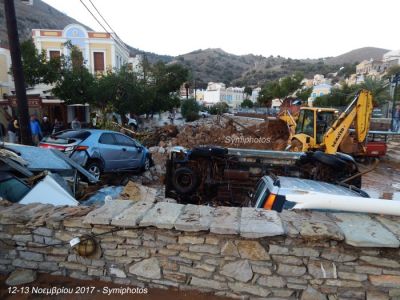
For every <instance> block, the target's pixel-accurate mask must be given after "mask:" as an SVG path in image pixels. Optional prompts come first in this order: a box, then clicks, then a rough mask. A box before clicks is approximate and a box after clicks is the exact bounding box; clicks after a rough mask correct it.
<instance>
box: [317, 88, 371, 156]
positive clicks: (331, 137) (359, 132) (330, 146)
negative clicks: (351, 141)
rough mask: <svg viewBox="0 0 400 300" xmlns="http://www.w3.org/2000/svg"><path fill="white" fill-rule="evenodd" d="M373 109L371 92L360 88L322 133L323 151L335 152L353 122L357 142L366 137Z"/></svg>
mask: <svg viewBox="0 0 400 300" xmlns="http://www.w3.org/2000/svg"><path fill="white" fill-rule="evenodd" d="M372 110H373V104H372V94H371V92H369V91H367V90H361V91H359V92H358V93H357V95H356V96H355V97H354V99H353V101H352V102H351V103H350V104H349V106H348V107H347V108H346V110H345V111H344V112H343V113H342V114H341V115H340V116H339V118H338V119H337V120H336V121H335V122H334V123H333V125H332V126H331V127H330V128H329V130H328V131H327V132H326V133H325V135H324V139H323V140H324V144H325V153H327V154H335V153H336V152H337V150H338V147H339V145H340V144H341V143H342V141H343V139H344V138H345V136H346V135H347V134H348V132H349V129H350V127H351V125H352V124H353V123H354V127H355V138H356V140H357V143H363V142H364V141H365V139H366V137H367V134H368V130H369V125H370V120H371V115H372Z"/></svg>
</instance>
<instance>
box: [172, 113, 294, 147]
mask: <svg viewBox="0 0 400 300" xmlns="http://www.w3.org/2000/svg"><path fill="white" fill-rule="evenodd" d="M249 121H250V122H249ZM249 121H247V122H246V123H250V124H249V125H250V126H246V125H244V123H245V122H242V121H240V123H238V122H235V121H234V120H232V119H228V120H225V119H221V120H220V121H219V122H218V121H214V122H213V121H211V122H210V121H208V122H198V123H192V124H187V125H185V126H184V127H183V128H182V129H181V130H180V131H179V134H178V135H177V136H176V139H172V140H171V142H172V144H175V145H179V146H183V147H187V148H192V147H194V146H198V145H215V146H222V147H230V148H245V149H263V150H284V149H285V147H286V145H287V140H288V138H289V131H288V129H287V126H286V124H285V123H284V122H283V121H281V120H279V119H269V120H266V121H262V120H257V121H255V120H251V119H249ZM241 124H243V125H241Z"/></svg>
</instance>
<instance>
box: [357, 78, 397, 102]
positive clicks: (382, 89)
mask: <svg viewBox="0 0 400 300" xmlns="http://www.w3.org/2000/svg"><path fill="white" fill-rule="evenodd" d="M360 87H361V88H363V89H366V90H369V91H370V92H371V93H372V96H373V97H374V104H375V105H377V106H380V105H382V104H383V103H385V102H386V101H388V100H389V99H390V94H389V82H387V81H386V80H383V79H378V78H375V77H367V78H365V80H364V82H363V83H361V84H360Z"/></svg>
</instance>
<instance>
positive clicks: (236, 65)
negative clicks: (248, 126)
mask: <svg viewBox="0 0 400 300" xmlns="http://www.w3.org/2000/svg"><path fill="white" fill-rule="evenodd" d="M174 62H179V63H181V64H183V65H185V66H187V67H188V68H189V69H190V70H191V71H192V74H193V78H194V79H195V80H196V86H198V87H203V86H205V85H206V84H207V82H209V81H222V82H224V83H227V84H234V85H239V86H244V85H251V86H257V85H260V84H263V83H265V82H266V81H268V80H275V79H278V78H280V77H283V76H287V75H291V74H293V73H294V72H302V73H304V75H305V76H313V75H314V74H315V73H322V74H327V73H329V72H334V71H336V70H337V69H338V66H335V65H327V64H325V63H324V61H323V60H322V59H319V60H318V59H316V60H311V59H307V60H300V59H290V58H284V57H281V56H277V57H274V56H269V57H264V56H261V55H253V54H248V55H234V54H230V53H227V52H225V51H223V50H221V49H205V50H197V51H193V52H190V53H187V54H183V55H179V56H177V57H176V58H175V60H174Z"/></svg>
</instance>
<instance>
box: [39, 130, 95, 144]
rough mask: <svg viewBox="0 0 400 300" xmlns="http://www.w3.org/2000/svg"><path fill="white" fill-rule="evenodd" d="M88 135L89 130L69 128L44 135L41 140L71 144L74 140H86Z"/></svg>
mask: <svg viewBox="0 0 400 300" xmlns="http://www.w3.org/2000/svg"><path fill="white" fill-rule="evenodd" d="M89 136H90V132H89V131H86V130H69V131H64V132H60V133H58V134H56V135H51V136H48V137H45V138H44V139H43V141H44V142H47V143H53V144H71V143H74V142H76V140H81V141H83V140H86V139H87V138H88V137H89Z"/></svg>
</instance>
